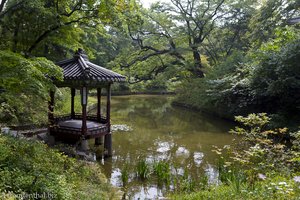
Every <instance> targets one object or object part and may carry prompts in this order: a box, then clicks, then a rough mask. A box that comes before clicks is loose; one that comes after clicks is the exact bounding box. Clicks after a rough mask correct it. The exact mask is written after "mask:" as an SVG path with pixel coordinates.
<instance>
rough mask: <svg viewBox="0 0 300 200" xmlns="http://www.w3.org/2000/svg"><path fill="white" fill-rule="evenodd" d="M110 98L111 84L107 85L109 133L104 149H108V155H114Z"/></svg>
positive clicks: (106, 136) (105, 139)
mask: <svg viewBox="0 0 300 200" xmlns="http://www.w3.org/2000/svg"><path fill="white" fill-rule="evenodd" d="M110 99H111V91H110V84H109V85H108V87H107V104H106V122H107V127H108V133H107V134H106V135H105V138H104V149H105V150H106V151H107V154H106V156H107V157H111V156H112V137H111V132H110Z"/></svg>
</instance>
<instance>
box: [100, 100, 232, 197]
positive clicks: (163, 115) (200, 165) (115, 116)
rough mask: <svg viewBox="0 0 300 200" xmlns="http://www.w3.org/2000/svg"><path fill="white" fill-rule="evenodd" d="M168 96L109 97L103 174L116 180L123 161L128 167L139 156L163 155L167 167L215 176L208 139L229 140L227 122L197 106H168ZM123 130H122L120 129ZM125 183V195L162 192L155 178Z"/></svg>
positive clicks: (157, 157) (214, 141)
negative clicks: (108, 151) (109, 139)
mask: <svg viewBox="0 0 300 200" xmlns="http://www.w3.org/2000/svg"><path fill="white" fill-rule="evenodd" d="M171 98H172V97H169V96H150V95H143V96H121V97H112V104H111V114H112V117H111V120H112V129H113V130H114V131H113V155H114V156H113V157H112V158H111V159H109V160H105V161H104V166H103V167H104V169H105V173H106V175H107V177H109V178H110V181H111V183H112V184H113V185H115V186H121V185H122V183H121V178H120V177H121V170H122V169H123V168H124V167H125V165H129V168H131V169H133V168H134V167H135V166H136V163H137V162H138V160H139V159H146V161H147V162H150V163H151V162H154V161H158V160H167V161H169V162H170V163H173V164H174V165H176V168H175V166H173V169H172V170H176V173H177V174H183V173H184V171H185V170H186V169H187V168H188V169H189V173H190V174H191V175H192V176H194V177H197V176H201V174H203V173H205V174H206V175H207V176H208V178H209V181H210V182H214V181H216V179H217V176H218V173H217V170H216V169H215V167H214V163H215V159H216V155H215V154H214V153H213V152H211V150H212V145H216V146H224V145H226V144H230V143H231V141H232V139H233V136H232V135H230V134H228V133H227V131H228V130H229V129H230V128H232V126H233V125H232V124H230V123H228V122H227V121H223V120H221V119H218V118H213V117H209V116H206V115H203V114H201V113H199V112H193V111H190V110H186V109H181V108H177V107H172V106H171V105H170V102H171ZM124 131H126V132H124ZM129 180H130V181H131V182H132V183H131V184H129V186H128V189H127V198H130V199H138V198H140V199H153V198H158V197H161V196H163V193H164V191H163V190H160V189H159V188H158V187H157V186H156V184H155V183H153V184H151V183H148V185H142V182H137V181H134V180H135V179H134V174H130V177H129Z"/></svg>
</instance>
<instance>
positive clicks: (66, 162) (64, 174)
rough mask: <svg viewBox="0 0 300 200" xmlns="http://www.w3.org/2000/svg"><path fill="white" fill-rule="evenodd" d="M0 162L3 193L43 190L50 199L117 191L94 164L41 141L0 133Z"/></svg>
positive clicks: (95, 196) (107, 195)
mask: <svg viewBox="0 0 300 200" xmlns="http://www.w3.org/2000/svg"><path fill="white" fill-rule="evenodd" d="M0 163H1V164H0V194H2V196H3V195H4V194H12V195H11V196H18V195H19V196H24V195H30V194H31V195H32V194H44V193H45V194H49V195H52V197H54V198H53V199H108V198H110V197H112V198H113V196H114V195H116V192H115V191H114V190H113V189H112V188H111V186H109V184H108V183H107V181H106V178H105V176H104V175H103V174H102V173H101V169H100V167H99V166H98V165H97V164H94V163H86V162H83V161H79V160H75V159H72V158H69V157H67V156H66V155H64V154H62V153H60V152H59V151H57V150H54V149H51V148H49V147H48V146H47V145H45V144H43V143H41V142H36V141H31V140H27V139H21V138H13V137H10V136H6V135H0ZM115 198H116V197H115ZM42 199H43V198H42Z"/></svg>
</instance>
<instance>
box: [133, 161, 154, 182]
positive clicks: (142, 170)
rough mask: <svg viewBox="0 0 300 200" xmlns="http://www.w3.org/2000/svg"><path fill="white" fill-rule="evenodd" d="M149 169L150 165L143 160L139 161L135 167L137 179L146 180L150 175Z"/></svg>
mask: <svg viewBox="0 0 300 200" xmlns="http://www.w3.org/2000/svg"><path fill="white" fill-rule="evenodd" d="M150 169H151V168H150V165H149V164H148V163H147V161H146V160H145V159H142V160H139V161H138V163H137V166H136V174H137V177H139V178H140V179H142V180H145V179H147V178H148V177H149V176H150V174H151V170H150Z"/></svg>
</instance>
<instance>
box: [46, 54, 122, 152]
mask: <svg viewBox="0 0 300 200" xmlns="http://www.w3.org/2000/svg"><path fill="white" fill-rule="evenodd" d="M56 64H57V65H58V66H60V67H61V68H62V69H63V75H64V79H63V81H54V83H55V85H56V86H58V87H69V88H70V89H71V90H70V92H71V99H70V101H71V110H70V114H67V115H63V116H54V114H53V111H54V95H55V92H54V91H50V101H49V115H48V118H49V133H50V136H53V137H54V138H55V139H58V140H64V141H81V146H85V147H86V146H88V143H87V141H88V140H89V139H95V144H96V145H100V144H101V143H102V137H104V149H105V150H106V155H107V156H111V155H112V136H111V131H110V100H111V84H112V83H114V82H124V81H125V77H124V76H122V75H120V74H118V73H116V72H113V71H111V70H108V69H105V68H103V67H100V66H98V65H96V64H94V63H92V62H90V61H89V60H88V57H87V55H86V54H85V53H84V51H83V50H82V49H78V51H77V52H76V53H75V55H74V56H73V58H71V59H67V60H63V61H60V62H58V63H56ZM91 89H96V90H97V114H96V115H91V114H87V102H88V91H89V90H91ZM102 89H105V90H106V97H107V104H106V114H105V115H103V113H101V91H102ZM76 90H78V91H80V96H81V106H82V112H81V113H75V111H74V97H75V93H76Z"/></svg>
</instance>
